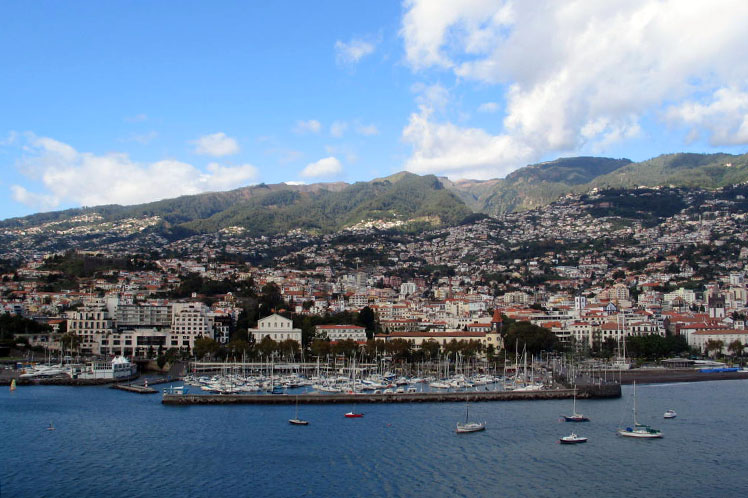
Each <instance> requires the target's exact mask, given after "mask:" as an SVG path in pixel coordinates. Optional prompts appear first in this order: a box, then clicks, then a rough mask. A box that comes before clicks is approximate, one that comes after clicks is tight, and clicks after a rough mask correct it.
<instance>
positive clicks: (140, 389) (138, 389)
mask: <svg viewBox="0 0 748 498" xmlns="http://www.w3.org/2000/svg"><path fill="white" fill-rule="evenodd" d="M110 387H111V388H112V389H119V390H120V391H127V392H131V393H136V394H156V393H157V392H158V391H156V390H155V389H153V388H152V387H146V386H141V385H138V384H132V385H130V384H112V385H111V386H110Z"/></svg>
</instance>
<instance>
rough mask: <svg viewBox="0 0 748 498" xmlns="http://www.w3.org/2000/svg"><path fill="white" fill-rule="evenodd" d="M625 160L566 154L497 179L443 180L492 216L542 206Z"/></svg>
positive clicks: (612, 168) (616, 167)
mask: <svg viewBox="0 0 748 498" xmlns="http://www.w3.org/2000/svg"><path fill="white" fill-rule="evenodd" d="M629 164H631V161H629V160H628V159H609V158H605V157H569V158H562V159H557V160H555V161H548V162H544V163H540V164H532V165H530V166H525V167H524V168H520V169H518V170H516V171H514V172H512V173H510V174H509V175H507V177H506V178H504V179H500V180H487V181H477V180H460V181H455V182H449V181H448V180H443V181H444V182H445V185H447V186H448V187H449V188H451V189H453V190H454V192H455V193H456V194H457V195H458V196H459V197H460V199H462V200H463V201H464V202H465V203H466V204H467V205H468V206H469V207H470V208H472V209H473V210H474V211H478V212H482V213H486V214H490V215H492V216H496V215H499V214H503V213H508V212H512V211H518V210H528V209H533V208H537V207H541V206H545V205H547V204H550V203H551V202H553V201H555V200H556V199H558V198H559V197H562V196H564V195H566V194H568V193H569V192H570V191H572V189H573V188H574V187H575V186H578V185H584V184H587V183H589V182H590V181H592V180H594V179H595V178H597V177H599V176H601V175H605V174H608V173H610V172H613V171H616V170H619V169H620V168H623V167H625V166H627V165H629Z"/></svg>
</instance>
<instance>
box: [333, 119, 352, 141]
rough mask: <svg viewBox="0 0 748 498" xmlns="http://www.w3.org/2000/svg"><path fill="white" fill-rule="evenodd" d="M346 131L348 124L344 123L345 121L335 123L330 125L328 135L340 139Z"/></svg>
mask: <svg viewBox="0 0 748 498" xmlns="http://www.w3.org/2000/svg"><path fill="white" fill-rule="evenodd" d="M347 129H348V123H346V122H345V121H335V122H334V123H333V124H331V125H330V135H332V136H333V137H335V138H340V137H342V136H343V135H344V134H345V131H346V130H347Z"/></svg>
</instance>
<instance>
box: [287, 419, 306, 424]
mask: <svg viewBox="0 0 748 498" xmlns="http://www.w3.org/2000/svg"><path fill="white" fill-rule="evenodd" d="M288 423H289V424H291V425H309V422H307V421H306V420H301V419H298V418H292V419H289V420H288Z"/></svg>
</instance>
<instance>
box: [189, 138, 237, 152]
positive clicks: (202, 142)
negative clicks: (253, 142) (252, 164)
mask: <svg viewBox="0 0 748 498" xmlns="http://www.w3.org/2000/svg"><path fill="white" fill-rule="evenodd" d="M192 143H193V144H195V153H196V154H201V155H205V156H214V157H221V156H230V155H232V154H236V153H237V152H239V144H237V143H236V140H234V139H233V138H231V137H229V136H227V135H226V134H225V133H223V132H218V133H213V134H211V135H204V136H202V137H200V138H198V139H197V140H195V141H193V142H192Z"/></svg>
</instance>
